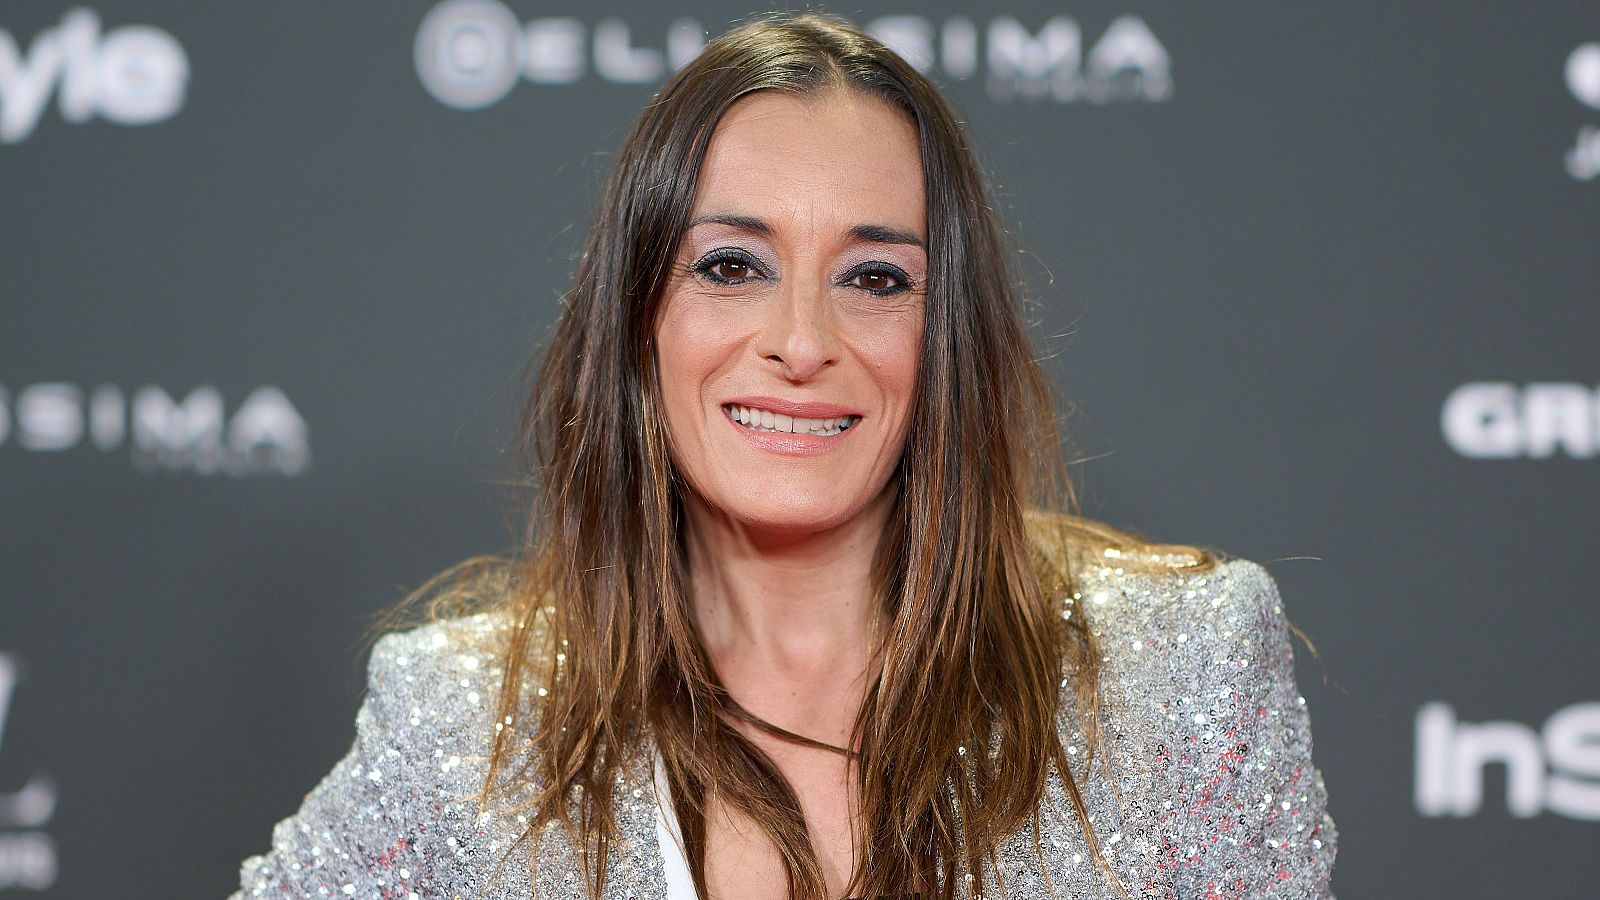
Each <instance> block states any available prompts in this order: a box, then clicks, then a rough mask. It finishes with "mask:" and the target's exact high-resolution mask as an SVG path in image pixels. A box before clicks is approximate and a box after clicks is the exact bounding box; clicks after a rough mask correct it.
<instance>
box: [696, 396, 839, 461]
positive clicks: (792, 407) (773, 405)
mask: <svg viewBox="0 0 1600 900" xmlns="http://www.w3.org/2000/svg"><path fill="white" fill-rule="evenodd" d="M728 406H754V407H756V408H758V409H770V410H772V411H773V412H775V413H783V414H784V415H788V416H800V417H802V418H807V419H813V418H814V419H832V418H838V417H840V416H846V415H850V416H856V417H857V419H856V422H855V424H854V425H851V426H850V427H849V428H847V429H845V430H844V431H841V432H839V433H838V434H826V435H824V434H791V433H787V432H782V431H754V430H751V429H749V428H746V427H745V426H743V425H740V424H739V423H738V422H735V421H734V420H733V419H732V418H731V417H730V416H729V415H728V412H727V409H726V407H728ZM717 416H718V417H719V418H721V419H722V421H724V422H727V423H728V427H729V428H732V429H733V430H734V431H737V432H738V433H739V435H740V436H741V437H743V438H744V439H745V440H747V441H749V442H750V443H751V444H752V445H754V446H755V447H756V448H758V449H760V450H765V451H767V452H768V453H776V454H778V455H779V456H820V455H822V454H824V453H829V452H831V451H834V450H837V449H839V448H840V447H841V446H843V444H844V442H845V441H848V440H849V439H850V436H851V435H853V434H855V433H856V432H857V431H860V430H861V421H862V418H861V414H860V413H858V412H856V411H854V410H853V409H850V408H849V407H845V406H839V405H838V404H834V403H791V402H789V401H785V400H779V399H777V398H776V397H739V398H736V399H733V400H727V401H724V402H723V403H722V404H721V405H720V406H719V407H718V409H717Z"/></svg>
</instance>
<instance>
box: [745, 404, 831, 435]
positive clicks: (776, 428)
mask: <svg viewBox="0 0 1600 900" xmlns="http://www.w3.org/2000/svg"><path fill="white" fill-rule="evenodd" d="M722 411H723V412H724V413H726V414H727V416H728V418H729V419H732V420H733V421H734V422H736V423H737V424H739V425H742V426H744V427H745V428H748V429H750V430H751V431H766V432H773V433H777V434H809V435H815V436H817V437H829V436H831V435H835V434H841V433H843V432H845V431H848V430H849V429H850V426H852V425H854V424H856V423H857V422H859V421H861V417H860V416H856V415H843V416H836V417H834V418H829V419H808V418H803V417H801V416H789V415H785V414H783V413H776V412H773V411H772V410H770V409H757V408H756V407H753V406H736V405H734V404H731V403H730V404H727V405H725V406H723V407H722Z"/></svg>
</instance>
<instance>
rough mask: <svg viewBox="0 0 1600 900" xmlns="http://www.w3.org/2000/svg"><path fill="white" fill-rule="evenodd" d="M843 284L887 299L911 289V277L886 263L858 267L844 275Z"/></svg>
mask: <svg viewBox="0 0 1600 900" xmlns="http://www.w3.org/2000/svg"><path fill="white" fill-rule="evenodd" d="M844 283H845V284H848V285H852V286H855V287H858V288H861V289H862V290H864V291H866V292H867V293H869V294H875V295H877V296H879V297H888V296H890V295H893V294H898V293H901V292H902V291H908V290H910V289H911V288H912V282H911V277H910V276H909V275H907V274H906V273H904V272H902V271H900V268H899V267H898V266H891V265H889V264H888V263H872V264H867V265H862V266H858V267H856V268H855V269H852V270H851V271H849V272H846V273H845V275H844Z"/></svg>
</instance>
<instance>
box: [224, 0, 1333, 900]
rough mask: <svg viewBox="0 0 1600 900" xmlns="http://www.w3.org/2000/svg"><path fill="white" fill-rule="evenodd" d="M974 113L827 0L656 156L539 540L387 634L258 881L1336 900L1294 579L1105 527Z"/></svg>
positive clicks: (637, 164) (576, 304)
mask: <svg viewBox="0 0 1600 900" xmlns="http://www.w3.org/2000/svg"><path fill="white" fill-rule="evenodd" d="M1050 409H1051V404H1050V396H1049V392H1048V390H1047V388H1046V382H1045V379H1044V377H1043V375H1042V373H1041V371H1040V369H1039V367H1038V365H1037V363H1036V362H1035V360H1034V355H1033V353H1032V350H1031V348H1030V346H1029V343H1028V340H1027V337H1026V334H1025V332H1024V330H1023V327H1022V324H1021V320H1020V316H1019V312H1018V304H1017V298H1016V296H1015V289H1014V286H1013V277H1012V275H1011V269H1010V262H1009V255H1008V253H1007V251H1006V248H1005V243H1004V240H1003V230H1002V228H1001V226H1000V223H999V222H998V221H997V220H996V218H995V216H994V213H993V204H992V202H991V201H990V198H989V194H988V189H987V187H986V186H985V183H984V179H983V177H982V174H981V171H980V170H979V168H978V166H977V164H976V162H975V161H974V159H973V156H972V154H971V152H970V150H969V149H968V148H967V144H966V141H965V138H964V136H963V135H962V132H961V129H960V127H959V124H958V122H957V120H956V119H955V117H954V115H953V114H952V112H951V110H950V109H949V106H948V104H947V103H946V102H945V101H944V99H943V98H942V97H941V96H940V95H939V93H938V92H937V90H936V89H935V88H934V87H933V86H932V84H930V83H929V82H928V81H927V79H925V78H924V77H923V76H921V75H920V74H919V73H918V72H917V71H916V70H915V69H913V68H911V67H910V66H909V65H907V64H906V63H905V62H904V61H903V60H901V59H900V58H899V57H898V56H896V55H895V54H894V53H893V52H891V51H889V50H888V49H887V48H886V47H884V46H883V45H882V44H880V43H878V42H877V41H875V40H873V39H872V38H870V37H869V36H867V35H866V34H864V33H862V32H860V31H858V30H856V29H854V28H852V27H851V26H849V25H847V24H845V23H843V22H841V21H839V20H837V19H833V18H831V17H828V16H824V15H821V14H815V13H810V14H803V15H791V14H782V15H771V16H765V17H761V18H758V19H756V20H754V21H752V22H749V23H747V24H744V25H741V26H740V27H737V28H735V29H733V30H732V31H730V32H728V33H727V34H725V35H723V36H722V37H720V38H718V39H717V40H715V41H713V42H712V43H711V44H709V45H708V46H707V47H706V48H705V51H704V52H703V53H702V54H701V56H700V57H699V58H697V59H696V60H695V61H693V62H692V63H690V64H689V65H688V66H685V67H684V68H683V69H682V70H681V71H680V72H678V73H677V75H675V76H674V77H673V78H672V79H671V80H670V81H669V82H668V83H667V84H666V85H665V86H663V87H662V88H661V90H660V92H659V93H658V94H657V96H656V98H655V99H654V100H653V101H652V102H651V103H650V104H649V105H648V106H647V107H646V108H645V110H644V113H643V115H642V116H641V118H640V120H639V122H638V123H637V124H636V125H635V127H634V129H633V131H632V132H631V133H630V135H629V137H628V139H627V141H626V142H625V144H624V146H623V149H622V152H621V153H620V155H619V157H618V160H617V164H616V167H615V169H614V171H613V173H612V176H611V179H610V181H609V183H608V186H607V189H606V194H605V197H604V199H603V201H602V203H601V205H600V211H599V214H598V216H597V218H596V221H595V223H594V225H593V228H592V229H591V231H590V234H589V239H588V242H587V245H586V248H585V251H584V254H583V258H582V261H581V263H580V265H579V268H578V272H577V273H576V277H575V279H574V283H573V288H572V290H571V291H570V292H569V294H568V296H567V298H566V303H565V304H564V305H563V307H562V309H561V311H560V314H559V319H558V321H557V323H556V326H555V330H554V333H553V336H552V340H551V343H550V346H549V347H548V348H547V351H546V355H545V357H544V361H543V364H542V367H541V368H540V370H539V377H538V380H537V383H536V384H535V386H534V388H533V390H532V392H531V394H530V400H529V404H528V407H527V410H526V419H525V427H524V431H523V436H524V438H525V441H524V443H525V446H526V447H527V448H528V449H530V450H532V451H533V452H534V455H533V457H532V458H531V459H529V460H528V465H529V468H530V470H531V475H532V480H536V481H537V483H538V487H539V490H538V491H537V493H536V494H534V498H535V500H536V505H535V507H534V510H533V514H532V515H531V516H530V526H529V532H528V535H527V541H526V546H525V548H524V551H523V552H522V553H520V554H518V555H517V556H516V557H515V558H511V559H501V558H498V557H480V558H474V559H471V560H467V561H466V562H464V563H461V564H459V565H457V566H455V567H452V568H451V569H450V570H447V571H446V572H443V573H441V574H440V575H439V576H438V577H437V578H435V579H434V580H432V581H431V582H430V583H429V584H427V585H424V586H423V587H422V588H421V589H419V591H418V592H416V594H415V595H414V596H413V598H410V599H412V600H421V599H423V598H430V600H431V602H430V603H429V605H428V609H429V610H430V612H431V621H430V622H429V623H428V624H425V625H422V626H420V627H416V628H412V629H410V630H405V631H399V632H398V633H395V634H391V635H389V636H387V637H385V638H383V639H382V640H380V641H379V642H378V644H377V646H376V647H375V649H374V651H373V655H372V662H371V665H370V670H369V679H370V689H369V693H368V696H367V698H366V701H365V703H364V704H363V707H362V710H361V712H360V713H358V715H357V720H356V724H357V737H356V742H355V745H354V746H353V747H352V748H351V751H350V753H349V755H347V756H346V757H345V758H344V759H343V760H341V761H340V762H339V764H338V765H337V766H336V767H335V769H334V771H333V772H332V773H331V774H330V775H329V776H328V778H327V779H326V780H325V781H324V782H323V783H322V784H321V785H319V786H318V787H317V789H316V790H315V791H313V792H312V793H311V794H310V795H309V796H308V797H307V798H306V800H305V803H304V804H303V806H302V807H301V809H300V811H299V812H298V813H296V815H295V816H293V817H291V818H290V819H287V820H285V821H284V822H282V823H280V825H279V827H278V828H277V829H276V830H275V831H274V834H273V848H272V851H271V852H270V853H269V854H266V855H264V856H259V857H253V858H251V859H250V860H247V861H246V863H245V865H244V869H243V872H242V890H241V894H245V893H248V894H249V895H251V896H282V895H294V896H345V895H360V896H385V897H388V896H411V897H420V896H429V897H432V896H457V895H460V896H494V897H538V898H541V900H542V898H553V897H585V896H590V897H604V898H619V900H620V898H624V897H626V898H669V900H680V898H690V897H701V898H718V900H723V898H755V900H767V898H780V897H800V898H806V900H825V898H837V897H845V896H851V897H874V898H877V897H899V896H907V895H915V896H924V897H938V898H952V897H971V898H976V897H979V896H1013V897H1027V898H1032V897H1043V896H1051V895H1055V896H1070V897H1075V898H1076V897H1118V896H1122V897H1132V896H1135V895H1137V896H1142V897H1174V896H1176V897H1187V896H1200V895H1205V896H1216V897H1243V896H1263V895H1269V894H1270V895H1271V896H1279V897H1290V896H1293V897H1304V896H1331V894H1330V893H1329V881H1330V877H1331V868H1332V863H1333V857H1334V845H1335V840H1336V833H1335V829H1334V824H1333V820H1332V819H1331V818H1330V817H1329V816H1328V814H1327V812H1326V791H1325V789H1324V787H1323V784H1322V779H1321V775H1320V773H1319V772H1318V771H1317V769H1316V768H1315V767H1314V766H1313V765H1312V763H1311V738H1310V724H1309V719H1308V717H1307V713H1306V711H1305V707H1304V702H1303V700H1300V699H1299V698H1298V695H1297V692H1296V690H1295V682H1294V674H1293V664H1292V659H1293V654H1292V650H1291V648H1290V645H1289V642H1288V631H1287V623H1286V620H1285V618H1284V616H1283V611H1282V607H1281V603H1280V600H1279V598H1278V595H1277V589H1276V586H1275V585H1274V583H1273V581H1272V579H1271V578H1270V577H1269V576H1267V574H1266V573H1265V571H1264V570H1262V569H1261V568H1260V567H1259V566H1256V565H1255V564H1253V563H1249V562H1247V561H1243V560H1228V561H1225V560H1223V559H1221V557H1220V554H1212V553H1208V552H1205V551H1202V550H1199V549H1196V548H1193V547H1183V546H1170V545H1158V544H1151V543H1147V542H1145V541H1142V540H1140V539H1137V538H1135V537H1134V536H1132V535H1130V534H1127V533H1124V532H1121V531H1118V530H1115V529H1112V528H1110V527H1109V526H1105V525H1102V524H1099V523H1096V522H1092V521H1089V520H1087V519H1083V518H1079V517H1077V516H1075V515H1072V514H1070V499H1071V498H1070V492H1069V490H1068V482H1067V481H1066V479H1065V477H1064V475H1063V474H1062V473H1061V455H1060V452H1059V447H1058V441H1057V426H1056V420H1055V418H1054V416H1053V414H1052V413H1051V412H1050Z"/></svg>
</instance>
